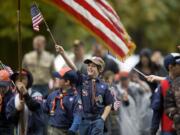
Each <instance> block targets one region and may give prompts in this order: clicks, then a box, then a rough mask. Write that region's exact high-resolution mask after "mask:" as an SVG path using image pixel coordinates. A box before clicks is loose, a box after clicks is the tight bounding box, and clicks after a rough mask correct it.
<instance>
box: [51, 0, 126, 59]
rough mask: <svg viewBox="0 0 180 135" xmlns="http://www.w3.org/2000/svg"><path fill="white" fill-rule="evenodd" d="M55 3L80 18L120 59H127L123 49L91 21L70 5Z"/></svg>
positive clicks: (59, 1) (54, 0)
mask: <svg viewBox="0 0 180 135" xmlns="http://www.w3.org/2000/svg"><path fill="white" fill-rule="evenodd" d="M53 2H55V3H56V4H57V5H59V7H61V8H63V9H64V10H65V11H68V13H70V14H71V15H73V16H74V17H76V18H78V20H80V21H81V22H82V23H83V24H84V25H85V26H86V27H87V28H88V29H89V30H90V31H92V32H93V33H94V34H96V35H98V36H99V37H101V39H102V40H104V42H105V43H106V44H109V45H110V48H112V50H113V51H114V52H116V53H117V54H118V55H120V57H125V56H126V55H125V54H124V52H123V51H122V50H121V48H119V47H118V46H117V45H116V44H115V43H114V42H113V41H112V40H111V39H109V37H107V36H106V35H105V34H104V33H103V32H102V31H101V30H99V29H97V28H96V27H94V26H93V25H92V24H91V22H89V20H87V19H86V18H84V17H83V16H82V15H81V14H79V13H78V12H77V11H76V10H74V9H73V8H72V7H70V6H69V5H67V4H66V3H64V2H63V1H61V0H53Z"/></svg>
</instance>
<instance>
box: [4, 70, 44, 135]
mask: <svg viewBox="0 0 180 135" xmlns="http://www.w3.org/2000/svg"><path fill="white" fill-rule="evenodd" d="M19 74H20V72H15V73H14V74H13V75H12V76H11V79H12V80H13V81H14V82H15V84H16V87H17V90H18V91H19V93H20V94H21V96H20V94H19V93H17V94H16V95H15V97H13V98H11V100H10V101H9V102H8V105H7V108H6V117H7V118H8V120H10V121H11V123H14V124H15V125H17V127H18V130H17V131H18V134H23V135H43V127H44V115H43V110H42V107H40V106H41V104H42V97H43V96H42V94H40V93H39V92H34V93H31V94H30V93H28V92H29V90H30V88H31V86H32V83H33V78H32V75H31V73H30V72H29V71H27V70H24V69H23V70H22V73H21V75H22V76H21V78H22V81H20V76H19ZM21 112H23V113H21ZM22 118H23V119H22Z"/></svg>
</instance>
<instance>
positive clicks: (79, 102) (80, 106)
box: [78, 99, 83, 110]
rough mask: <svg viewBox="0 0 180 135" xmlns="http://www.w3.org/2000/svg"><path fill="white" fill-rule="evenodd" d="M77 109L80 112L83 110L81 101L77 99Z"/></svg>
mask: <svg viewBox="0 0 180 135" xmlns="http://www.w3.org/2000/svg"><path fill="white" fill-rule="evenodd" d="M78 108H79V109H80V110H82V108H83V106H82V101H81V99H78Z"/></svg>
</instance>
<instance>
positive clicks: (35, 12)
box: [31, 4, 43, 31]
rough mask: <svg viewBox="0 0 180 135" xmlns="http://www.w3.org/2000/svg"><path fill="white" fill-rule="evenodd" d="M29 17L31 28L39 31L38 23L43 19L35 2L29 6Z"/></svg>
mask: <svg viewBox="0 0 180 135" xmlns="http://www.w3.org/2000/svg"><path fill="white" fill-rule="evenodd" d="M31 17H32V25H33V29H34V30H35V31H39V25H40V24H41V22H42V21H43V16H42V14H41V12H40V11H39V9H38V7H37V6H36V5H35V4H33V5H32V6H31Z"/></svg>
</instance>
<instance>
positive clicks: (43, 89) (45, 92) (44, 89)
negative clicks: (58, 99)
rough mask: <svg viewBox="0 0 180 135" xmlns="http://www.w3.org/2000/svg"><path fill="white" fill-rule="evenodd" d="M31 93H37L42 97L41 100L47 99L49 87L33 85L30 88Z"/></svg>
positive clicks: (46, 85)
mask: <svg viewBox="0 0 180 135" xmlns="http://www.w3.org/2000/svg"><path fill="white" fill-rule="evenodd" d="M31 89H32V93H34V92H36V91H38V92H40V93H41V94H42V95H43V98H47V96H48V90H49V86H48V84H44V85H33V86H32V88H31Z"/></svg>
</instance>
